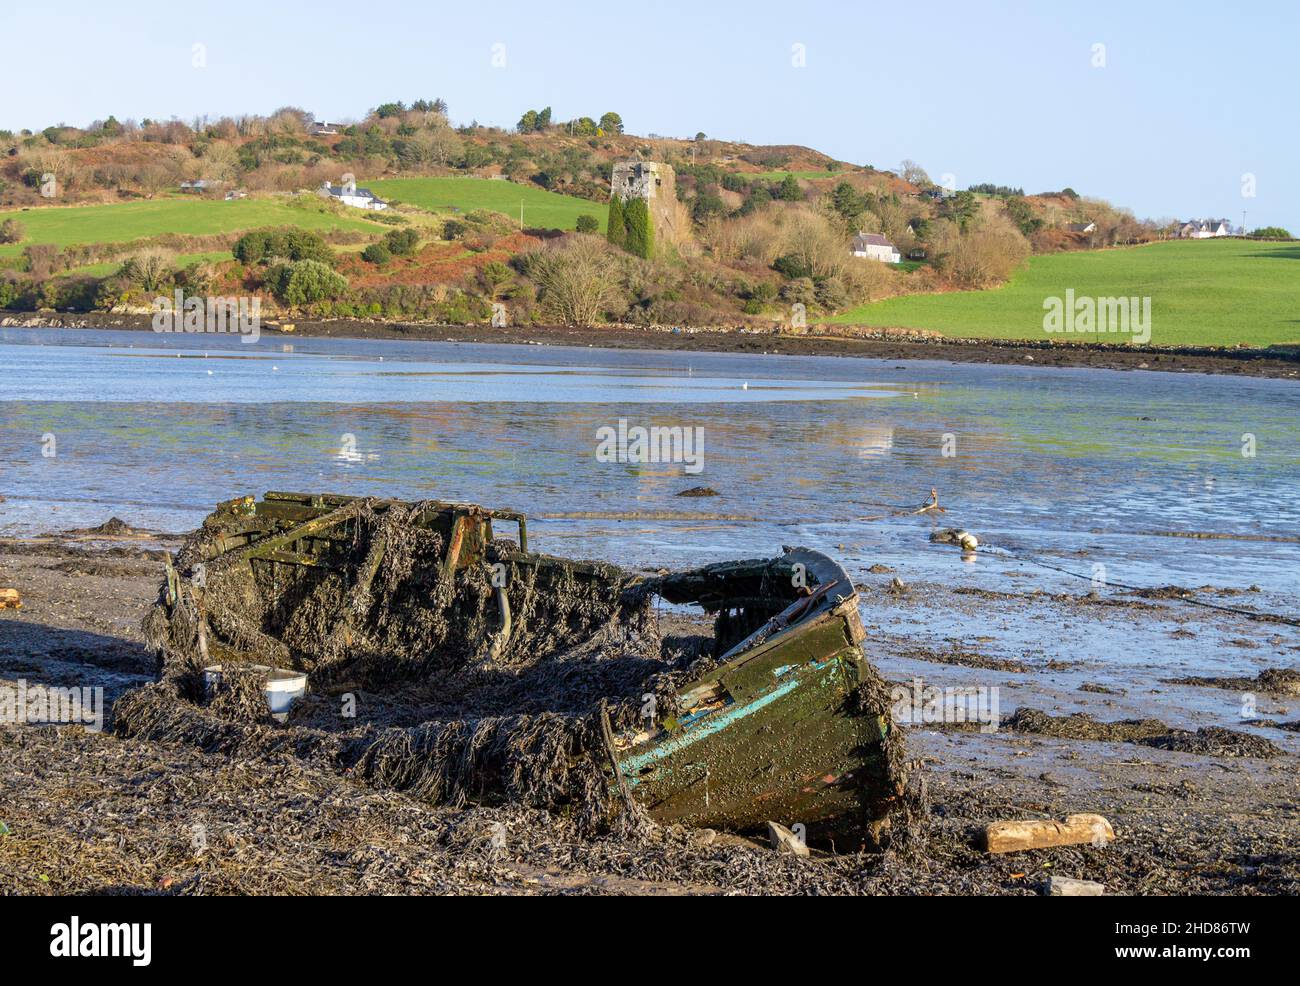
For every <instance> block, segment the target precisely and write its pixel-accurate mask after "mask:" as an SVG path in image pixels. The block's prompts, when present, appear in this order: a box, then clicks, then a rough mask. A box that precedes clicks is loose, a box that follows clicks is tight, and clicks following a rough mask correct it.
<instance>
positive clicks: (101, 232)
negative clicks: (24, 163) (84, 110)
mask: <svg viewBox="0 0 1300 986" xmlns="http://www.w3.org/2000/svg"><path fill="white" fill-rule="evenodd" d="M5 219H16V220H18V221H19V222H20V223H22V224H23V228H24V233H23V240H22V242H21V243H12V244H7V245H5V246H0V256H13V255H15V254H18V253H21V252H22V248H23V247H24V246H26V245H28V244H31V243H53V244H55V245H56V246H70V245H72V244H75V243H124V242H128V241H130V240H138V239H143V238H144V237H149V236H158V235H161V234H163V233H179V234H182V235H188V236H207V235H212V234H217V233H236V232H240V231H242V230H246V229H256V228H258V227H260V226H301V227H302V228H304V229H313V230H328V229H359V230H364V231H366V232H368V233H382V232H383V231H384V230H385V229H387V228H388V227H385V226H381V225H380V224H378V223H375V222H367V221H366V220H364V219H362V218H360V216H358V217H357V218H355V219H354V218H353V217H352V216H348V215H335V214H334V213H332V212H322V211H317V210H315V209H304V208H298V207H294V206H290V205H289V204H288V203H287V201H284V200H279V199H236V200H235V201H233V202H225V201H220V200H218V201H214V200H212V199H200V198H197V197H177V198H166V199H151V200H149V201H137V202H115V203H111V204H108V205H85V206H47V207H42V208H36V209H27V210H17V211H9V212H0V221H3V220H5Z"/></svg>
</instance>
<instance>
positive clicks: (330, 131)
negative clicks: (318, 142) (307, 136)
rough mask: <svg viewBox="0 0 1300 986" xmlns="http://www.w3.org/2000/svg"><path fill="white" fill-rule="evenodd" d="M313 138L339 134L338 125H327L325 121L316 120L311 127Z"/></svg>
mask: <svg viewBox="0 0 1300 986" xmlns="http://www.w3.org/2000/svg"><path fill="white" fill-rule="evenodd" d="M311 132H312V136H314V137H330V136H333V135H334V134H337V133H338V132H339V129H338V124H336V123H327V122H326V121H324V120H314V121H312V125H311Z"/></svg>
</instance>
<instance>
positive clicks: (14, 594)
mask: <svg viewBox="0 0 1300 986" xmlns="http://www.w3.org/2000/svg"><path fill="white" fill-rule="evenodd" d="M22 607H23V600H22V597H21V596H19V595H18V590H17V589H0V609H22Z"/></svg>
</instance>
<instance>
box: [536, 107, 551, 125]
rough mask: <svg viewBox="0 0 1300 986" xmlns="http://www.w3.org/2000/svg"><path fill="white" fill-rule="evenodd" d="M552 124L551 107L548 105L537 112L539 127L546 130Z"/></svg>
mask: <svg viewBox="0 0 1300 986" xmlns="http://www.w3.org/2000/svg"><path fill="white" fill-rule="evenodd" d="M550 125H551V108H550V107H549V106H548V107H546V108H545V109H543V110H542V111H541V112H540V113H538V114H537V129H538V130H545V129H546V128H547V127H549V126H550Z"/></svg>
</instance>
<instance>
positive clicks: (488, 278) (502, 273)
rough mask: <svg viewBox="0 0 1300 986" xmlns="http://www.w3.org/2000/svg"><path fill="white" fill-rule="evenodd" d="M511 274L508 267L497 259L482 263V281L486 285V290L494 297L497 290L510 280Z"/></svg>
mask: <svg viewBox="0 0 1300 986" xmlns="http://www.w3.org/2000/svg"><path fill="white" fill-rule="evenodd" d="M511 276H512V275H511V273H510V268H509V267H507V266H506V265H505V264H503V263H502V262H501V261H499V260H493V261H491V262H490V263H487V264H484V265H483V283H485V284H486V285H487V286H488V292H489V294H491V295H492V297H494V298H495V297H496V294H497V291H498V290H499V289H500V288H501V286H502V285H503V284H505V283H506V282H507V281H509V280H510V278H511Z"/></svg>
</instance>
